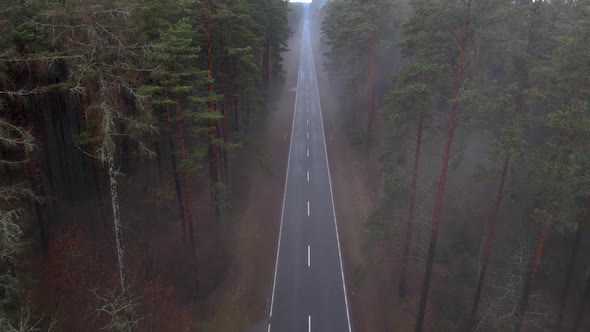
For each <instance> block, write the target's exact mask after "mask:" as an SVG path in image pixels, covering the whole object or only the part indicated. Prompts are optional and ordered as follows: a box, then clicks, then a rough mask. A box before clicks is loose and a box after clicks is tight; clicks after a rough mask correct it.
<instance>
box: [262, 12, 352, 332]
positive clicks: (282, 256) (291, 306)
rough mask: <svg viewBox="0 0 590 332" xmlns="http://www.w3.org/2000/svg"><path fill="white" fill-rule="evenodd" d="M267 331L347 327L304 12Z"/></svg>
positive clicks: (332, 331) (329, 331)
mask: <svg viewBox="0 0 590 332" xmlns="http://www.w3.org/2000/svg"><path fill="white" fill-rule="evenodd" d="M283 199H284V201H283V211H282V217H281V228H280V229H281V230H280V234H279V244H278V252H277V261H276V268H275V275H274V283H273V290H272V299H271V309H270V314H269V325H268V331H273V332H295V331H297V332H302V331H321V332H345V331H351V327H350V317H349V311H348V301H347V298H346V291H345V288H346V287H345V284H344V276H343V273H342V271H343V270H342V257H341V253H340V244H339V240H338V227H337V222H336V216H335V213H334V202H333V195H332V187H331V179H330V171H329V164H328V159H327V150H326V142H325V136H324V128H323V122H322V114H321V106H320V99H319V91H318V86H317V80H316V69H315V64H314V58H313V52H312V46H311V36H310V28H309V20H308V15H307V13H306V16H305V20H304V26H303V33H302V41H301V58H300V64H299V71H298V79H297V90H296V97H295V106H294V115H293V127H292V132H291V143H290V149H289V161H288V166H287V175H286V183H285V193H284V198H283Z"/></svg>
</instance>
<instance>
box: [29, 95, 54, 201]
mask: <svg viewBox="0 0 590 332" xmlns="http://www.w3.org/2000/svg"><path fill="white" fill-rule="evenodd" d="M33 104H34V108H35V111H34V113H35V114H37V126H38V127H39V134H40V136H41V137H40V139H41V145H42V146H43V159H44V161H45V170H46V172H47V180H48V182H49V191H50V193H49V195H50V197H51V205H52V207H53V211H54V212H57V209H56V207H55V204H56V197H55V196H56V193H55V184H54V183H53V169H52V167H51V159H50V157H49V144H48V143H47V128H46V123H45V110H44V109H43V107H41V103H40V101H39V98H38V97H37V96H33Z"/></svg>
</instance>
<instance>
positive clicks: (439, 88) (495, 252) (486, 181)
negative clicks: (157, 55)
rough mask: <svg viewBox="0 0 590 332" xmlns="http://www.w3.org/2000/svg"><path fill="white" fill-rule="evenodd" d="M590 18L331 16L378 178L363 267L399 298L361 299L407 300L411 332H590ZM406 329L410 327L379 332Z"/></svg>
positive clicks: (418, 9)
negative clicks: (384, 279)
mask: <svg viewBox="0 0 590 332" xmlns="http://www.w3.org/2000/svg"><path fill="white" fill-rule="evenodd" d="M589 14H590V3H589V2H588V1H478V0H466V1H454V0H449V1H447V0H443V1H421V0H416V1H391V0H375V1H355V0H333V1H328V2H327V3H326V5H325V6H324V7H323V8H322V16H323V21H322V26H321V29H322V32H323V42H324V46H323V49H322V51H323V53H324V55H325V70H326V71H327V72H328V73H329V75H331V76H332V77H333V80H334V81H335V82H336V81H341V82H342V83H341V84H340V88H339V91H340V93H341V94H342V96H346V97H343V98H347V100H348V101H349V103H348V105H349V106H348V107H346V108H343V109H342V110H341V113H342V115H341V117H342V122H343V123H344V124H343V126H345V127H346V128H347V130H348V131H349V132H350V133H351V134H350V135H349V137H355V136H357V137H358V136H359V135H360V137H361V139H360V142H359V139H358V138H357V141H356V144H357V150H359V151H360V152H359V153H361V154H365V155H366V154H367V153H368V154H369V155H371V154H372V155H375V158H374V159H375V161H374V162H375V163H376V164H378V165H379V167H380V169H381V172H382V173H381V183H380V184H379V185H375V186H373V190H381V199H380V202H378V203H377V202H375V208H374V209H373V212H372V213H371V215H370V216H369V217H368V220H367V221H366V223H365V227H364V231H365V234H364V235H363V237H364V244H363V246H362V249H363V252H364V255H365V257H366V258H365V259H364V262H360V263H359V264H360V265H361V266H362V267H361V270H360V271H363V272H362V273H361V274H362V275H363V276H365V275H370V274H372V273H373V274H378V273H380V272H376V271H378V268H377V267H376V266H378V265H381V264H387V265H388V266H390V269H389V272H390V273H391V274H390V275H389V277H390V282H391V285H386V286H383V285H374V284H372V285H367V284H366V283H365V286H364V287H365V288H374V289H381V290H382V291H383V290H385V292H386V294H387V295H383V296H384V297H394V296H396V297H399V298H400V300H386V302H387V303H392V305H391V308H389V310H390V311H391V312H396V311H397V312H399V308H396V305H395V304H398V305H397V306H401V307H403V308H404V309H403V313H400V314H396V315H395V316H396V318H397V319H403V320H413V321H415V325H414V326H412V327H411V328H414V329H415V331H423V330H428V331H430V330H432V331H464V330H471V331H525V330H526V331H584V330H586V329H588V323H587V318H586V317H587V310H588V309H587V302H588V294H589V293H588V289H589V287H590V283H589V281H590V279H588V277H587V276H588V273H587V269H588V263H589V262H588V261H587V259H586V258H587V257H584V256H585V255H584V254H583V253H584V252H585V251H586V250H587V241H584V238H585V237H587V236H588V230H587V228H586V227H585V223H586V220H587V219H588V208H589V207H590V205H588V202H589V201H588V198H589V196H588V188H589V187H588V185H589V183H590V182H589V177H588V172H587V170H588V166H589V164H588V161H589V159H588V156H589V152H590V151H589V150H588V147H589V145H588V143H589V142H588V130H589V124H590V122H589V120H590V109H589V106H588V102H587V98H588V92H589V90H588V89H589V85H588V77H589V73H590V67H589V64H590V61H589V60H590V52H589V51H590V50H589V49H588V43H587V38H588V35H589V33H590V25H589V24H590V16H588V15H589ZM375 67H377V68H378V69H377V70H375ZM375 73H377V74H378V75H377V77H375ZM390 79H391V80H390ZM367 105H368V106H367ZM375 114H378V116H376V115H375ZM375 127H376V128H378V130H377V132H375V131H374V130H372V128H375ZM363 150H364V151H363ZM357 272H358V271H357ZM359 273H360V272H359ZM353 316H354V314H353ZM400 326H404V327H400ZM357 328H360V329H363V328H362V327H357ZM397 329H401V330H409V329H410V327H408V325H396V324H395V323H393V324H391V325H388V326H386V327H384V330H397Z"/></svg>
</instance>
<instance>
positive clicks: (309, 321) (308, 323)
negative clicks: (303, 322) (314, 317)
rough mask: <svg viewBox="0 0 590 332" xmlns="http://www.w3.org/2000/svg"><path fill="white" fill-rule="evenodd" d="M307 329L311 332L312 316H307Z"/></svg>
mask: <svg viewBox="0 0 590 332" xmlns="http://www.w3.org/2000/svg"><path fill="white" fill-rule="evenodd" d="M307 328H308V332H311V316H307Z"/></svg>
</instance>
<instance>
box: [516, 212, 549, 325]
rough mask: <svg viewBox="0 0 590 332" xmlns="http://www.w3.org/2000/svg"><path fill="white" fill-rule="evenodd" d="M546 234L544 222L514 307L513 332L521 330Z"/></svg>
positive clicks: (547, 227) (547, 231)
mask: <svg viewBox="0 0 590 332" xmlns="http://www.w3.org/2000/svg"><path fill="white" fill-rule="evenodd" d="M553 213H554V212H553V211H552V212H550V215H553ZM548 233H549V223H548V222H544V223H543V226H542V227H541V232H540V233H539V238H538V239H537V246H536V248H535V255H534V257H533V263H532V264H531V268H530V270H529V273H528V277H527V279H526V281H525V284H524V288H523V291H522V294H521V296H520V299H519V301H518V305H517V306H516V311H515V313H514V315H515V316H516V321H515V323H514V332H519V331H520V329H521V328H522V323H523V322H522V319H523V318H524V314H525V313H526V308H527V305H528V302H529V296H530V295H531V290H532V286H533V283H534V282H535V279H536V277H537V271H538V270H539V266H540V265H541V257H542V256H543V249H544V248H545V241H546V240H547V235H548Z"/></svg>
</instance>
